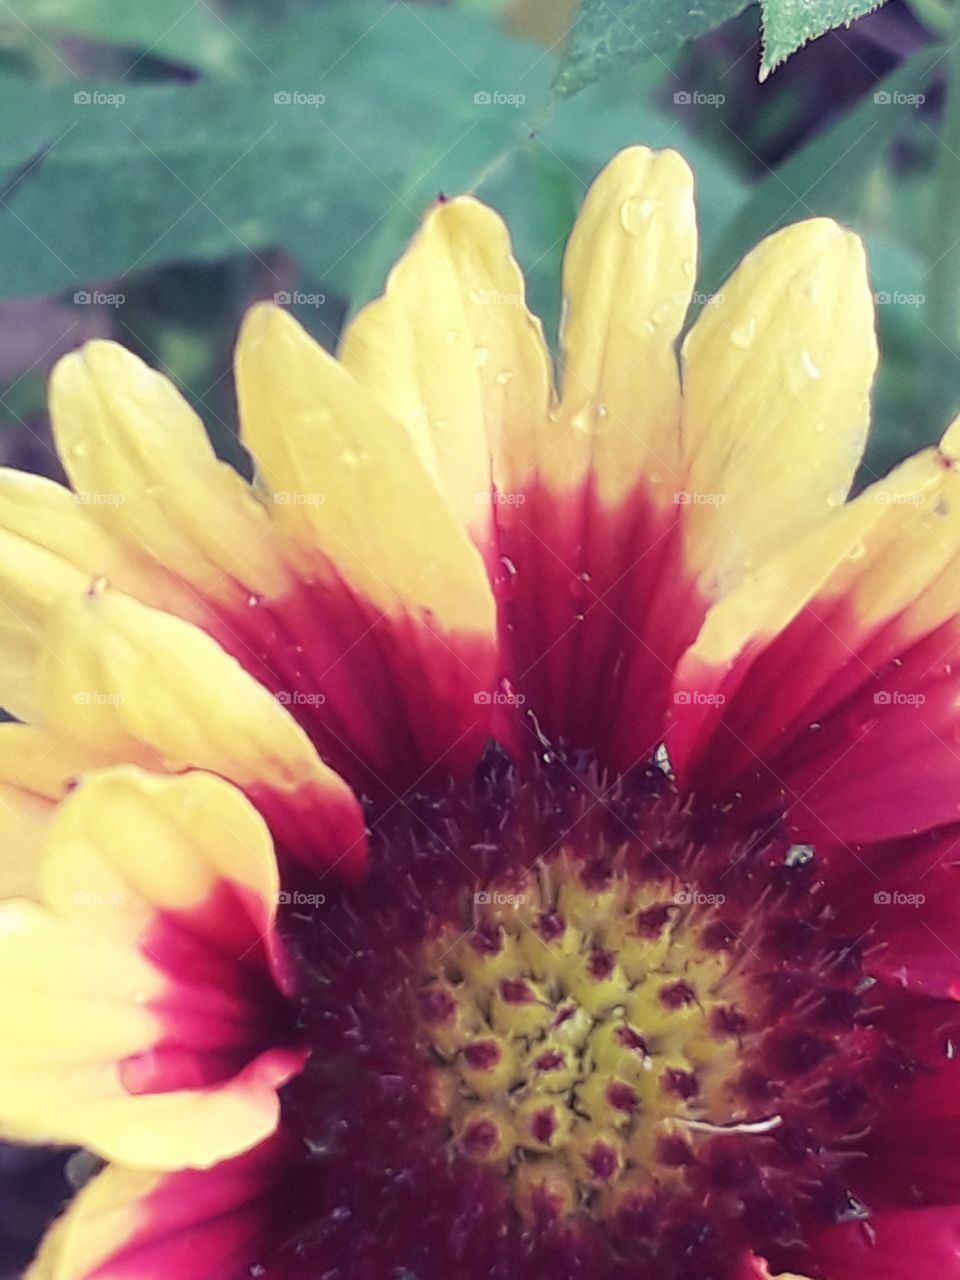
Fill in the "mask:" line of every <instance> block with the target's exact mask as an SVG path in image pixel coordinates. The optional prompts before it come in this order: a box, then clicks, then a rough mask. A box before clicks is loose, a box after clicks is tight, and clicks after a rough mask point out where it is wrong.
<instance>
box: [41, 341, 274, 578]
mask: <svg viewBox="0 0 960 1280" xmlns="http://www.w3.org/2000/svg"><path fill="white" fill-rule="evenodd" d="M50 412H51V417H52V421H53V427H54V434H55V437H56V440H57V445H58V448H59V450H60V454H61V457H62V458H63V462H64V466H65V467H66V470H67V473H68V475H69V476H70V479H71V481H72V483H73V485H74V488H75V489H76V490H77V492H78V494H79V495H80V496H81V497H82V498H84V499H85V500H86V503H87V509H88V510H89V512H90V513H91V515H92V516H93V517H94V518H95V519H96V520H97V521H98V522H100V523H101V524H102V525H103V527H104V528H106V529H109V530H110V531H111V532H112V533H113V534H115V535H116V536H117V538H118V539H122V540H124V541H126V542H128V543H129V544H131V545H132V546H134V547H136V548H138V549H140V550H142V551H143V552H145V553H147V554H149V555H150V556H151V557H152V558H153V559H154V560H155V561H157V562H158V563H159V564H160V565H164V566H168V567H169V568H170V569H171V570H172V571H173V572H174V573H175V574H177V575H178V576H179V577H181V578H184V579H186V580H188V581H189V582H190V583H191V584H193V585H194V586H195V587H196V588H197V589H198V590H200V591H202V592H204V593H209V592H213V593H214V594H223V593H224V592H226V591H227V590H229V589H231V588H232V589H234V590H236V588H237V583H242V584H243V590H244V591H245V592H256V591H260V590H265V589H266V588H267V587H273V588H274V589H276V588H277V586H278V576H279V575H280V574H281V572H282V566H281V565H280V564H279V561H278V559H277V556H276V553H275V549H274V547H273V546H272V544H271V542H270V539H269V537H268V536H267V535H268V532H269V528H270V520H269V516H268V514H267V512H266V511H265V510H264V508H263V506H262V505H261V504H260V503H259V502H258V501H257V500H256V499H255V498H254V496H253V494H252V492H251V490H250V488H249V486H248V485H247V484H246V483H245V482H244V481H243V480H242V479H241V477H240V476H239V475H238V474H237V473H236V472H235V471H234V470H233V468H232V467H229V466H227V465H226V463H223V462H219V461H218V460H217V458H216V456H215V455H214V452H213V449H212V448H211V447H210V442H209V440H208V439H207V435H206V432H205V431H204V427H203V423H202V422H201V421H200V419H199V418H198V417H197V415H196V414H195V413H194V412H193V410H192V409H191V408H190V406H189V405H188V404H187V402H186V401H185V400H184V399H183V397H182V396H181V395H180V393H179V392H178V391H177V390H176V388H175V387H174V386H173V384H172V383H171V382H170V381H169V380H168V379H167V378H165V377H164V376H163V375H162V374H159V373H157V372H155V371H154V370H153V369H150V368H149V367H148V366H147V365H145V364H144V363H143V361H142V360H139V359H138V358H137V357H136V356H134V355H132V354H131V353H130V352H129V351H126V350H125V349H124V348H123V347H121V346H119V345H118V344H117V343H114V342H103V341H96V342H90V343H87V345H86V346H85V347H84V348H83V349H82V350H81V351H76V352H73V353H71V354H70V355H68V356H65V357H64V358H63V359H62V360H61V361H60V362H59V363H58V364H57V366H56V368H55V369H54V371H53V375H52V377H51V381H50Z"/></svg>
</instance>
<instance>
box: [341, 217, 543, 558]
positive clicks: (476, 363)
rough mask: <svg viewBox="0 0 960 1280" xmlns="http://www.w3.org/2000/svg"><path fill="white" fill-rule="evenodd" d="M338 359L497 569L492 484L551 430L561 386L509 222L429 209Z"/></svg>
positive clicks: (354, 326) (348, 333)
mask: <svg viewBox="0 0 960 1280" xmlns="http://www.w3.org/2000/svg"><path fill="white" fill-rule="evenodd" d="M341 359H342V361H343V363H344V365H345V366H346V367H347V368H348V369H349V370H350V371H351V372H352V373H353V374H354V375H355V376H356V377H357V379H358V380H359V381H360V382H362V383H363V385H364V386H365V387H367V388H369V390H370V391H372V392H373V393H374V394H375V395H376V396H377V397H378V398H379V399H380V400H381V401H382V402H383V404H384V405H385V406H386V407H388V408H389V411H390V412H391V414H392V415H393V416H394V417H396V418H399V419H400V420H401V421H402V422H403V423H404V425H405V426H406V428H407V431H408V432H409V434H410V437H411V439H412V440H413V442H414V445H415V447H416V450H417V453H418V455H419V457H420V459H421V461H422V462H423V464H424V466H425V467H426V469H427V470H428V471H429V473H430V475H431V476H432V477H433V479H434V480H435V481H436V484H437V486H438V488H439V489H440V490H441V492H442V493H443V495H444V497H445V498H446V500H447V503H448V504H449V506H450V508H451V510H452V512H453V513H454V515H455V517H456V518H457V519H458V520H459V522H460V523H461V524H462V525H463V526H464V527H465V528H466V529H467V530H468V531H469V532H470V534H471V536H472V537H473V539H474V541H475V542H476V544H477V546H478V547H479V548H480V550H481V551H482V552H483V554H484V557H485V559H487V561H488V563H490V564H495V561H496V538H495V528H494V507H495V502H494V500H493V499H492V497H491V481H492V482H493V483H494V484H495V485H497V484H499V483H500V482H501V481H502V479H503V475H502V474H498V473H504V472H505V473H507V474H509V473H510V472H511V471H512V470H513V469H514V467H515V464H516V458H515V457H514V456H513V455H514V453H515V451H516V450H518V449H520V448H522V447H524V446H525V441H526V439H527V437H528V434H529V433H531V432H532V431H535V430H536V429H537V427H538V426H539V425H540V424H542V423H543V422H544V421H545V419H546V415H547V413H548V411H549V409H550V403H551V396H552V383H553V371H552V367H551V362H550V355H549V352H548V350H547V347H546V343H545V341H544V338H543V331H542V328H541V325H540V322H539V321H538V320H537V319H535V318H534V316H532V315H531V313H530V312H529V310H528V309H527V307H526V305H525V302H524V280H523V275H522V273H521V271H520V268H519V266H518V265H517V263H516V261H515V259H514V257H513V254H512V251H511V247H510V237H509V234H508V232H507V229H506V227H505V226H504V224H503V221H502V220H501V218H500V217H499V216H498V215H497V214H496V213H494V212H493V210H492V209H488V208H486V206H484V205H482V204H480V203H479V201H477V200H474V199H473V198H472V197H468V196H463V197H459V198H457V199H455V200H449V201H444V202H442V203H440V204H438V205H436V206H435V207H434V208H433V209H431V210H430V212H429V213H428V214H427V217H426V219H425V220H424V223H423V226H422V228H421V229H420V231H419V232H418V234H417V235H416V237H415V238H414V240H413V243H412V244H411V246H410V248H409V249H408V250H407V252H406V253H405V254H404V256H403V257H402V258H401V259H400V261H399V263H398V264H397V266H396V267H395V268H394V269H393V271H392V272H391V273H390V277H389V279H388V281H387V288H386V293H385V294H384V296H383V297H381V298H378V299H376V301H374V302H372V303H370V304H369V305H368V306H366V307H365V308H364V309H363V310H362V311H361V312H360V313H359V314H358V315H357V317H356V318H355V319H354V321H353V322H352V323H351V324H350V325H349V326H348V328H347V331H346V333H345V335H344V340H343V350H342V353H341ZM491 455H492V457H493V460H494V461H493V471H494V474H493V476H491ZM504 455H506V456H504Z"/></svg>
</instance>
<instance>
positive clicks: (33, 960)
mask: <svg viewBox="0 0 960 1280" xmlns="http://www.w3.org/2000/svg"><path fill="white" fill-rule="evenodd" d="M277 885H278V876H277V871H276V866H275V862H274V857H273V846H272V843H271V840H270V836H269V833H268V831H267V829H266V826H265V824H264V823H263V821H262V819H261V818H260V817H259V815H258V814H257V813H256V811H255V810H254V809H253V808H252V807H251V806H250V805H249V804H247V802H246V801H245V800H244V799H243V798H242V797H241V796H240V794H239V793H238V792H236V791H235V790H234V789H233V788H232V787H230V786H228V785H227V784H226V783H224V782H221V781H220V780H219V779H216V778H211V777H209V776H206V775H203V774H193V775H188V776H186V777H183V778H176V779H170V778H162V779H161V778H156V777H151V776H150V775H144V774H142V773H139V772H138V771H136V770H132V769H126V770H116V771H109V772H107V773H105V774H100V775H95V776H93V777H91V778H89V779H88V780H87V781H86V782H84V783H83V784H82V785H81V786H80V787H79V788H78V789H77V790H75V791H74V792H73V793H72V794H71V795H70V796H69V798H68V799H66V800H65V801H64V802H63V803H62V805H61V806H60V808H59V810H58V812H57V815H56V817H55V819H54V821H53V823H52V825H51V829H50V832H49V837H48V844H47V849H46V851H45V853H44V855H43V858H42V861H41V871H40V888H41V894H42V896H43V898H44V901H45V904H46V907H47V908H48V909H46V910H45V909H44V908H42V907H40V906H37V905H35V904H33V903H27V902H8V903H5V904H2V905H0V1126H2V1128H3V1130H4V1132H5V1133H6V1134H7V1136H11V1137H15V1138H24V1139H30V1140H34V1141H49V1142H58V1143H79V1144H82V1145H84V1146H88V1147H90V1148H92V1149H93V1150H95V1151H96V1152H97V1153H98V1154H101V1155H104V1156H106V1157H108V1158H111V1159H117V1160H121V1161H124V1162H126V1163H128V1164H131V1165H134V1166H137V1167H151V1168H178V1167H181V1166H184V1165H193V1166H200V1167H202V1166H206V1165H209V1164H212V1163H214V1162H215V1161H217V1160H220V1159H223V1158H225V1157H226V1156H229V1155H233V1154H236V1153H237V1152H239V1151H242V1150H245V1149H247V1148H249V1147H251V1146H253V1145H255V1144H256V1143H257V1142H259V1141H260V1140H262V1139H263V1138H264V1137H266V1136H267V1135H268V1134H270V1133H272V1132H273V1130H274V1128H275V1126H276V1122H277V1117H278V1104H277V1100H276V1088H277V1087H278V1086H279V1084H281V1083H282V1082H283V1081H284V1080H285V1079H287V1078H289V1076H290V1075H291V1074H292V1072H293V1070H295V1069H297V1065H296V1064H297V1062H298V1061H299V1058H298V1056H297V1055H296V1054H290V1053H287V1052H286V1051H283V1050H276V1051H270V1046H269V1045H266V1044H265V1045H264V1047H263V1049H264V1051H260V1052H259V1053H258V1052H257V1050H256V1049H255V1048H254V1049H250V1048H248V1046H249V1044H250V1043H251V1040H252V1039H253V1038H254V1037H255V1036H256V1035H257V1034H259V1033H258V1032H257V1031H256V1028H257V1026H258V1025H259V1020H260V1019H262V1018H265V1017H266V1016H267V1013H268V1012H269V1011H268V1010H267V1009H260V1008H259V1004H258V1002H259V1001H260V1000H261V999H262V996H261V995H260V992H261V987H260V986H259V985H256V984H254V985H252V986H251V985H244V978H243V975H244V974H245V973H246V972H247V971H248V970H250V969H259V970H265V971H272V970H271V961H270V954H271V953H270V952H269V951H265V950H264V947H265V946H268V947H273V945H274V944H273V943H271V942H270V941H269V940H270V939H271V938H272V931H273V927H274V923H275V918H276V906H277ZM185 927H187V928H188V929H189V937H190V939H191V945H192V946H193V947H194V948H196V949H197V950H198V954H199V955H200V956H201V960H200V961H199V962H198V963H201V967H202V969H203V971H204V972H205V971H206V970H207V968H208V967H209V965H210V964H211V963H213V964H216V965H219V966H220V967H221V968H222V969H223V970H224V975H225V976H224V981H223V986H222V987H220V986H219V985H217V986H216V988H215V989H213V987H212V984H211V983H210V979H209V978H207V979H206V980H200V979H198V978H197V977H196V976H195V972H194V970H193V968H192V967H191V964H190V963H188V962H187V961H186V960H185V959H184V950H183V948H184V938H183V931H184V928H185ZM192 954H193V953H191V955H192ZM194 959H196V957H194ZM251 992H256V993H257V994H256V995H252V994H250V993H251ZM155 1053H159V1054H160V1055H161V1057H160V1058H159V1059H158V1060H157V1061H154V1059H153V1055H154V1054H155ZM164 1054H166V1055H171V1054H173V1055H174V1057H173V1058H172V1059H169V1060H170V1061H172V1063H173V1065H172V1067H167V1066H166V1065H165V1063H166V1061H167V1060H166V1059H164V1058H163V1056H162V1055H164ZM237 1055H240V1059H239V1062H238V1063H237V1064H236V1065H229V1066H224V1065H223V1064H224V1062H228V1063H230V1064H235V1060H236V1059H237ZM134 1065H135V1067H136V1072H135V1074H134V1075H131V1072H132V1071H133V1069H134ZM224 1073H225V1074H224ZM184 1079H190V1080H191V1081H195V1083H192V1084H191V1085H190V1086H189V1087H184V1085H183V1080H184ZM132 1080H136V1081H137V1087H136V1088H135V1089H134V1088H133V1087H132V1084H131V1081H132ZM151 1086H152V1087H151Z"/></svg>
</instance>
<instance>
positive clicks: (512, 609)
mask: <svg viewBox="0 0 960 1280" xmlns="http://www.w3.org/2000/svg"><path fill="white" fill-rule="evenodd" d="M696 253H697V237H696V225H695V217H694V206H693V178H692V175H691V173H690V170H689V169H688V167H687V166H686V164H685V163H684V162H683V160H681V158H680V157H679V156H678V155H676V154H675V153H674V152H669V151H667V152H662V153H654V152H651V151H649V150H647V149H646V148H645V147H633V148H630V149H629V150H627V151H624V152H622V153H621V154H620V155H619V156H617V157H616V158H615V159H614V160H613V161H612V162H611V164H610V165H609V166H608V167H607V168H606V169H605V170H604V172H603V173H602V174H601V175H600V176H599V178H598V179H597V181H596V182H595V183H594V185H593V187H592V189H591V191H590V193H589V194H588V196H587V199H586V201H585V203H584V207H583V210H582V211H581V214H580V217H579V219H578V221H577V224H576V226H575V228H574V231H573V234H572V236H571V239H570V244H569V246H568V249H567V253H566V259H565V265H564V322H563V330H562V334H561V341H562V345H563V361H564V369H563V379H562V393H561V400H560V404H559V406H558V407H557V408H555V409H553V410H552V411H551V412H550V413H549V414H548V415H547V416H546V417H545V418H542V419H539V420H537V421H534V422H530V423H519V424H518V425H517V429H516V430H515V431H514V432H513V433H512V434H511V435H510V436H509V437H508V438H507V439H506V440H505V442H504V445H503V449H502V456H501V457H500V459H499V460H498V461H497V465H498V467H499V475H500V478H499V480H498V486H499V494H498V501H497V505H496V518H497V523H498V528H499V533H500V550H501V554H502V556H503V557H504V570H505V572H504V581H503V583H502V584H501V594H502V598H503V605H502V612H503V618H504V623H505V625H504V637H505V641H504V643H505V646H507V647H509V649H510V650H511V651H512V652H511V653H510V676H511V680H512V683H513V684H514V685H515V686H516V687H517V688H519V689H520V690H522V692H523V695H524V696H525V697H526V698H527V700H528V702H529V703H530V704H531V705H533V706H535V708H536V711H537V716H538V722H539V724H540V727H541V729H542V730H544V731H545V732H546V733H547V735H548V736H549V737H551V738H553V739H557V738H561V739H566V740H567V741H570V742H574V743H576V744H578V745H583V744H586V743H597V744H598V745H600V744H602V749H603V752H604V754H605V756H606V758H607V759H610V760H613V761H618V760H621V759H628V760H629V761H630V762H631V763H632V761H633V760H634V759H636V758H637V757H638V756H640V755H642V754H643V752H644V750H646V749H647V748H649V747H650V746H652V745H653V743H654V742H655V741H656V739H657V737H658V735H659V734H660V733H661V732H662V718H663V712H664V707H665V705H666V700H667V691H668V689H669V680H670V672H671V671H672V667H673V663H674V661H675V659H676V657H677V656H678V655H679V653H680V652H682V650H683V648H684V647H685V644H686V643H689V641H690V640H691V639H692V638H693V636H694V635H695V633H696V629H697V626H698V625H699V622H700V619H701V617H702V613H703V609H704V603H703V602H702V601H701V600H700V599H699V598H698V597H697V594H696V592H695V591H694V590H693V587H692V581H691V578H690V575H689V573H687V571H686V566H685V565H684V563H683V561H682V558H681V551H682V547H681V544H680V540H679V507H678V506H677V504H676V503H675V502H674V495H675V493H676V492H677V490H678V488H679V487H680V484H681V481H682V474H683V473H682V467H681V448H680V431H679V428H680V380H679V372H678V368H677V360H676V353H675V350H674V348H675V344H676V341H677V338H678V335H679V333H680V329H681V326H682V324H683V318H684V313H685V311H686V307H687V304H688V302H689V300H690V297H691V295H692V292H693V279H694V268H695V259H696Z"/></svg>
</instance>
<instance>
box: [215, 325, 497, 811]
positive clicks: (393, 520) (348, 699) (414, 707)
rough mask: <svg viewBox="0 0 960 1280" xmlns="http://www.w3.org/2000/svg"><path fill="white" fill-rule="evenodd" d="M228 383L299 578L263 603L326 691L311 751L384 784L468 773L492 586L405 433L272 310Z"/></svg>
mask: <svg viewBox="0 0 960 1280" xmlns="http://www.w3.org/2000/svg"><path fill="white" fill-rule="evenodd" d="M237 391H238V397H239V402H240V416H241V423H242V428H243V438H244V440H245V443H246V444H247V446H248V447H249V448H250V450H251V452H252V453H253V454H254V456H255V458H256V462H257V466H258V469H259V474H260V476H261V478H262V480H263V481H264V483H265V484H266V486H267V488H268V490H269V501H270V502H271V504H272V512H273V520H274V530H275V535H276V537H277V538H278V540H279V542H280V545H281V547H282V549H283V554H284V557H285V559H286V560H287V561H288V563H290V564H291V565H292V566H293V567H294V569H295V571H296V573H297V577H298V579H299V582H300V587H299V589H298V591H297V592H295V593H294V594H292V595H288V596H282V597H274V598H272V599H271V600H270V601H269V604H268V607H269V611H270V614H271V616H273V617H274V618H275V619H276V624H277V626H278V627H279V628H280V629H282V630H283V631H285V633H286V634H288V635H290V636H292V638H293V639H294V640H296V641H299V645H300V650H298V651H299V652H301V653H302V657H301V663H302V665H303V666H304V668H305V670H306V672H307V673H308V679H309V681H310V683H309V686H308V687H309V688H311V689H312V690H313V691H314V692H313V696H314V697H316V696H317V695H319V697H320V699H321V700H322V707H321V709H320V712H319V713H318V714H316V715H315V716H313V717H312V719H311V732H313V733H314V736H315V738H316V740H317V741H318V743H319V745H320V749H321V751H322V752H323V754H324V755H325V756H326V757H327V758H329V759H332V760H334V761H335V762H336V764H337V768H338V769H342V770H343V771H344V773H345V774H346V775H347V776H348V777H350V778H351V780H353V781H355V782H356V783H357V784H358V785H362V786H363V787H364V788H365V789H370V788H375V789H377V790H379V791H381V792H382V791H383V790H384V788H387V789H388V790H389V789H393V788H394V787H396V786H398V785H403V786H410V785H412V784H415V783H416V782H417V781H419V780H420V779H421V778H423V777H424V776H425V775H426V774H428V773H430V772H431V771H436V770H440V769H442V770H443V771H444V772H446V773H448V774H449V773H453V774H458V773H460V772H462V771H463V770H465V769H470V768H472V766H473V765H474V764H475V762H476V760H477V759H478V757H479V754H480V752H481V750H482V747H483V744H484V742H485V740H486V738H487V736H488V733H489V720H490V700H489V697H488V695H489V692H490V690H491V689H492V687H493V686H494V685H495V683H496V679H497V661H496V644H495V629H496V628H495V613H494V604H493V596H492V593H491V590H490V586H489V583H488V581H487V577H486V573H485V570H484V565H483V561H482V558H481V556H480V554H479V552H478V551H477V550H476V548H475V547H474V546H472V545H471V543H470V541H469V539H468V537H467V534H466V532H465V531H464V529H463V528H462V526H461V525H459V524H458V522H457V520H456V518H455V517H454V514H453V512H452V511H451V509H450V507H449V506H448V505H447V504H446V502H445V500H444V499H443V497H442V496H441V494H440V491H439V489H438V488H437V484H436V481H435V479H434V477H433V476H432V475H431V473H430V471H429V470H428V468H427V467H426V465H425V464H424V462H423V460H422V458H421V456H420V455H419V453H418V451H417V449H416V448H415V447H414V444H413V442H412V441H411V439H410V436H409V435H408V433H407V431H405V430H404V428H403V425H402V424H401V423H400V422H399V421H398V420H397V419H396V418H394V417H392V416H391V415H390V414H389V413H388V412H387V411H386V409H385V408H384V407H383V405H382V404H381V403H380V402H379V401H378V400H377V399H376V398H375V397H374V396H373V394H372V393H371V392H369V391H368V390H367V389H366V388H365V387H363V386H362V385H361V383H360V382H358V381H357V380H356V378H354V376H353V375H352V374H351V373H350V372H349V371H348V370H347V369H346V368H344V366H343V365H341V364H339V363H338V362H337V361H335V360H334V359H333V358H332V357H331V356H329V355H328V354H327V353H326V352H325V351H324V350H323V349H322V348H321V347H320V346H319V345H318V344H317V343H316V342H314V341H313V339H311V338H310V337H309V336H308V335H307V334H306V333H305V332H304V331H303V329H302V328H301V327H300V326H299V325H298V324H297V323H296V321H295V320H294V319H293V318H292V317H291V316H288V315H286V314H285V313H284V312H282V311H279V310H278V309H277V308H275V307H271V306H267V305H259V306H257V307H254V308H253V310H252V311H251V312H250V313H249V314H248V315H247V318H246V321H245V322H244V326H243V330H242V332H241V335H240V341H239V346H238V350H237Z"/></svg>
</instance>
